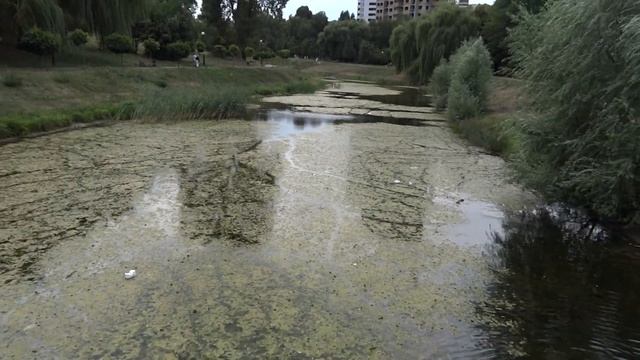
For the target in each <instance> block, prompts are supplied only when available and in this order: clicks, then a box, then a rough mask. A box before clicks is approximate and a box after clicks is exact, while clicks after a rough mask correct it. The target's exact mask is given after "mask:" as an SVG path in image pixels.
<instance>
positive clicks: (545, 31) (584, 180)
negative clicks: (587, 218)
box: [511, 0, 640, 224]
mask: <svg viewBox="0 0 640 360" xmlns="http://www.w3.org/2000/svg"><path fill="white" fill-rule="evenodd" d="M519 23H520V25H519V26H517V27H516V28H515V30H514V31H513V32H512V35H511V36H512V39H511V40H512V47H511V49H512V52H513V59H514V61H515V63H516V64H517V65H518V72H519V75H520V76H521V77H523V78H524V79H526V80H527V81H526V84H528V93H529V97H530V99H531V104H532V107H533V110H534V112H535V113H536V114H538V115H536V116H534V117H531V118H530V119H527V120H526V121H525V122H524V125H523V135H524V140H525V141H524V144H523V146H524V149H523V154H522V155H523V156H522V161H520V162H519V164H520V170H521V174H523V176H522V179H523V180H524V181H526V182H528V183H529V184H531V185H533V186H535V187H537V188H539V189H541V190H542V191H544V192H545V193H546V194H547V195H548V196H550V197H551V198H552V199H553V200H561V201H566V202H569V203H571V204H574V205H579V206H583V207H585V208H587V209H588V210H590V211H591V212H592V213H593V214H595V215H598V216H599V217H602V218H611V219H615V220H623V221H630V222H634V223H636V224H639V223H640V213H639V211H640V210H639V209H640V121H639V119H640V77H639V76H638V74H640V2H638V1H611V0H556V1H552V2H550V3H549V4H548V6H547V10H546V11H544V12H542V13H540V14H538V15H529V14H525V15H523V16H522V19H521V20H520V22H519Z"/></svg>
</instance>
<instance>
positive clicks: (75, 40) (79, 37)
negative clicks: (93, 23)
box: [67, 29, 89, 46]
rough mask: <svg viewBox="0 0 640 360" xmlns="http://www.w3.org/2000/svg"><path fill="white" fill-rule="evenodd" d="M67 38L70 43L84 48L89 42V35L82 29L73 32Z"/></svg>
mask: <svg viewBox="0 0 640 360" xmlns="http://www.w3.org/2000/svg"><path fill="white" fill-rule="evenodd" d="M67 37H68V38H69V41H71V43H72V44H73V45H75V46H82V45H84V44H86V43H87V41H89V34H87V33H86V32H84V31H82V30H81V29H75V30H73V31H72V32H70V33H69V34H68V35H67Z"/></svg>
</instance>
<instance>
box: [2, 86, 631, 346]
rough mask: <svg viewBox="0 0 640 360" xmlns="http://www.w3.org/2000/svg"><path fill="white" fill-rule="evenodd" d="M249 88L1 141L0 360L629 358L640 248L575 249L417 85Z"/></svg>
mask: <svg viewBox="0 0 640 360" xmlns="http://www.w3.org/2000/svg"><path fill="white" fill-rule="evenodd" d="M265 102H267V103H270V104H271V105H269V106H267V107H266V109H265V110H263V111H261V113H260V114H259V115H257V116H256V117H257V119H256V120H255V121H240V120H238V121H220V122H181V123H177V124H144V123H135V122H132V123H120V124H117V125H114V126H110V127H104V128H93V129H85V130H81V131H75V132H69V133H64V134H57V135H53V136H49V137H44V138H39V139H34V140H27V141H23V142H21V143H17V144H11V145H7V146H4V147H2V151H1V153H0V164H1V167H0V169H1V170H0V212H1V214H0V284H2V285H0V286H1V287H2V297H1V298H0V357H1V358H3V359H25V358H37V359H45V358H118V359H119V358H123V359H128V358H168V359H170V358H179V359H182V358H185V359H186V358H223V359H224V358H226V359H240V358H246V359H250V358H294V359H317V358H326V359H329V358H344V359H357V358H362V359H369V358H371V359H376V358H377V359H389V358H404V359H418V358H505V357H509V358H511V357H518V356H524V357H534V358H536V357H537V358H539V357H554V356H555V357H565V356H580V357H585V356H588V355H589V354H597V355H599V356H604V357H621V358H625V357H629V356H630V355H632V354H634V353H638V351H640V331H639V328H640V325H638V324H640V314H639V312H640V311H639V309H638V306H637V304H638V303H640V302H638V300H640V299H639V296H638V291H637V290H636V289H638V288H640V287H639V286H638V285H640V282H639V281H638V274H640V271H638V270H640V266H639V261H638V259H639V258H640V257H639V256H638V255H637V253H638V252H637V249H636V248H634V247H632V246H626V245H625V246H622V245H620V246H617V247H616V246H608V245H599V244H600V243H596V242H593V245H592V246H591V247H588V248H587V247H584V246H582V247H580V248H579V250H580V251H577V252H576V251H574V250H573V249H574V248H575V246H574V245H575V244H574V242H576V241H574V238H573V237H571V236H569V235H567V234H568V233H570V234H574V233H577V234H578V235H579V234H580V231H581V230H580V229H578V231H573V232H572V230H575V229H573V228H572V227H570V226H563V225H562V224H566V222H560V223H559V221H558V218H559V215H558V213H557V212H553V211H541V210H537V211H534V212H520V211H518V210H520V209H522V208H523V207H524V206H529V205H532V204H533V203H534V202H535V199H534V198H533V197H532V196H531V195H529V194H527V193H526V192H524V191H523V190H522V189H520V188H519V187H518V186H517V185H514V184H512V183H510V182H509V181H507V176H506V174H505V171H506V170H505V164H504V163H503V162H502V160H500V159H499V158H496V157H493V156H489V155H486V154H484V153H482V152H481V151H479V150H478V149H475V148H472V147H469V146H467V145H466V144H465V143H464V142H463V141H461V140H459V139H458V138H457V137H456V136H455V135H454V134H452V132H451V131H450V129H449V128H448V126H447V124H446V123H445V122H444V120H443V118H442V116H441V115H439V114H437V113H435V112H434V111H433V109H432V108H430V107H428V106H427V105H428V99H425V98H423V97H421V95H419V94H417V93H415V91H412V90H407V89H400V90H398V89H395V90H392V89H385V88H381V87H376V86H373V85H369V84H359V83H344V84H337V85H334V86H332V87H330V88H329V89H328V90H326V91H321V92H318V93H317V94H314V95H305V96H302V95H300V96H291V97H283V98H270V99H265ZM385 102H393V103H385ZM591 233H593V231H592V232H591ZM536 239H537V240H539V241H535V242H534V241H533V240H536ZM591 243H592V242H589V244H591ZM593 254H598V255H597V256H595V255H593ZM130 269H136V270H137V274H138V276H137V277H136V278H135V279H133V280H128V281H126V280H124V278H123V274H124V272H126V271H128V270H130ZM613 280H615V281H613Z"/></svg>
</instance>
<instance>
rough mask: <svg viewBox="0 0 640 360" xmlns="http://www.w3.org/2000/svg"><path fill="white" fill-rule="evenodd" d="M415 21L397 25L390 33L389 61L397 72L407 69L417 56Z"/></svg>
mask: <svg viewBox="0 0 640 360" xmlns="http://www.w3.org/2000/svg"><path fill="white" fill-rule="evenodd" d="M416 24H417V23H416V21H409V22H405V23H403V24H400V25H398V26H397V27H396V28H395V29H394V30H393V32H392V33H391V39H390V40H389V42H390V46H391V61H392V62H393V64H394V65H395V67H396V70H397V71H398V72H403V71H406V70H408V69H409V68H410V67H411V66H412V65H413V64H414V62H415V60H416V59H417V57H418V44H417V42H416Z"/></svg>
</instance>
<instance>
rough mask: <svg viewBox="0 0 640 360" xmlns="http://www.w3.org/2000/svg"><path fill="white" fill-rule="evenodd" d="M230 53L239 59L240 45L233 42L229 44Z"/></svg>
mask: <svg viewBox="0 0 640 360" xmlns="http://www.w3.org/2000/svg"><path fill="white" fill-rule="evenodd" d="M229 55H230V56H231V57H232V58H234V59H237V58H239V57H240V55H241V54H240V47H239V46H238V45H235V44H231V45H229Z"/></svg>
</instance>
